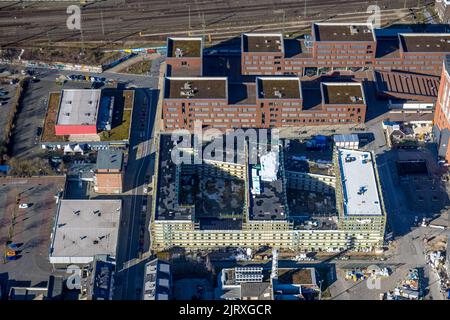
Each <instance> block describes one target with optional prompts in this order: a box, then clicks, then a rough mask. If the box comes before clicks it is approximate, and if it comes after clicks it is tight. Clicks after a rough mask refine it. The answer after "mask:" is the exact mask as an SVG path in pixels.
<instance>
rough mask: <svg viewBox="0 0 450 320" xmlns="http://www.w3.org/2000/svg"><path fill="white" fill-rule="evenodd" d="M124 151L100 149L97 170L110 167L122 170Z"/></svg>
mask: <svg viewBox="0 0 450 320" xmlns="http://www.w3.org/2000/svg"><path fill="white" fill-rule="evenodd" d="M122 161H123V152H122V150H119V149H111V148H110V149H106V150H99V151H98V153H97V164H96V168H97V170H98V169H100V170H102V169H110V170H120V169H122Z"/></svg>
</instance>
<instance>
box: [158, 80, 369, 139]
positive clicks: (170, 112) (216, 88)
mask: <svg viewBox="0 0 450 320" xmlns="http://www.w3.org/2000/svg"><path fill="white" fill-rule="evenodd" d="M242 91H243V92H242ZM303 92H306V94H305V97H303V95H304V94H303ZM242 97H244V98H242ZM366 107H367V103H366V98H365V94H364V86H363V83H361V82H325V81H324V82H314V83H313V82H311V83H309V82H305V83H302V82H301V81H300V79H299V78H298V77H258V78H257V79H256V84H255V85H251V84H239V85H236V84H230V85H229V84H228V81H227V78H220V77H202V78H198V77H197V78H194V77H192V78H187V77H186V78H173V77H169V78H167V79H166V82H165V91H164V100H163V107H162V108H163V109H162V110H163V112H162V114H163V122H164V129H165V130H166V131H172V130H175V129H188V130H193V128H194V122H195V121H196V120H200V121H201V122H202V124H203V126H205V127H208V126H210V127H214V128H218V129H226V128H255V127H256V128H274V127H284V126H295V125H301V124H307V125H320V124H338V123H363V122H364V120H365V114H366Z"/></svg>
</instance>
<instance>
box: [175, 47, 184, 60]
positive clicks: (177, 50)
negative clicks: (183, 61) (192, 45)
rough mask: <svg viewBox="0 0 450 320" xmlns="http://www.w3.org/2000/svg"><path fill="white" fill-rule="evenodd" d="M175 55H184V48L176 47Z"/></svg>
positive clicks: (179, 56) (178, 56)
mask: <svg viewBox="0 0 450 320" xmlns="http://www.w3.org/2000/svg"><path fill="white" fill-rule="evenodd" d="M175 57H177V58H181V57H183V50H181V49H180V48H176V49H175Z"/></svg>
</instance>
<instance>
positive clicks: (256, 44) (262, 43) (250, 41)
mask: <svg viewBox="0 0 450 320" xmlns="http://www.w3.org/2000/svg"><path fill="white" fill-rule="evenodd" d="M242 41H243V43H242V45H243V48H242V49H243V52H280V53H281V52H283V51H284V49H283V36H282V35H281V33H280V34H278V33H276V34H271V33H267V34H264V33H253V34H252V33H244V34H243V35H242Z"/></svg>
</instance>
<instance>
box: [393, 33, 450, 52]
mask: <svg viewBox="0 0 450 320" xmlns="http://www.w3.org/2000/svg"><path fill="white" fill-rule="evenodd" d="M399 37H400V42H401V46H402V48H403V51H404V52H441V53H445V52H450V34H448V33H429V34H426V33H408V34H400V35H399Z"/></svg>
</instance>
